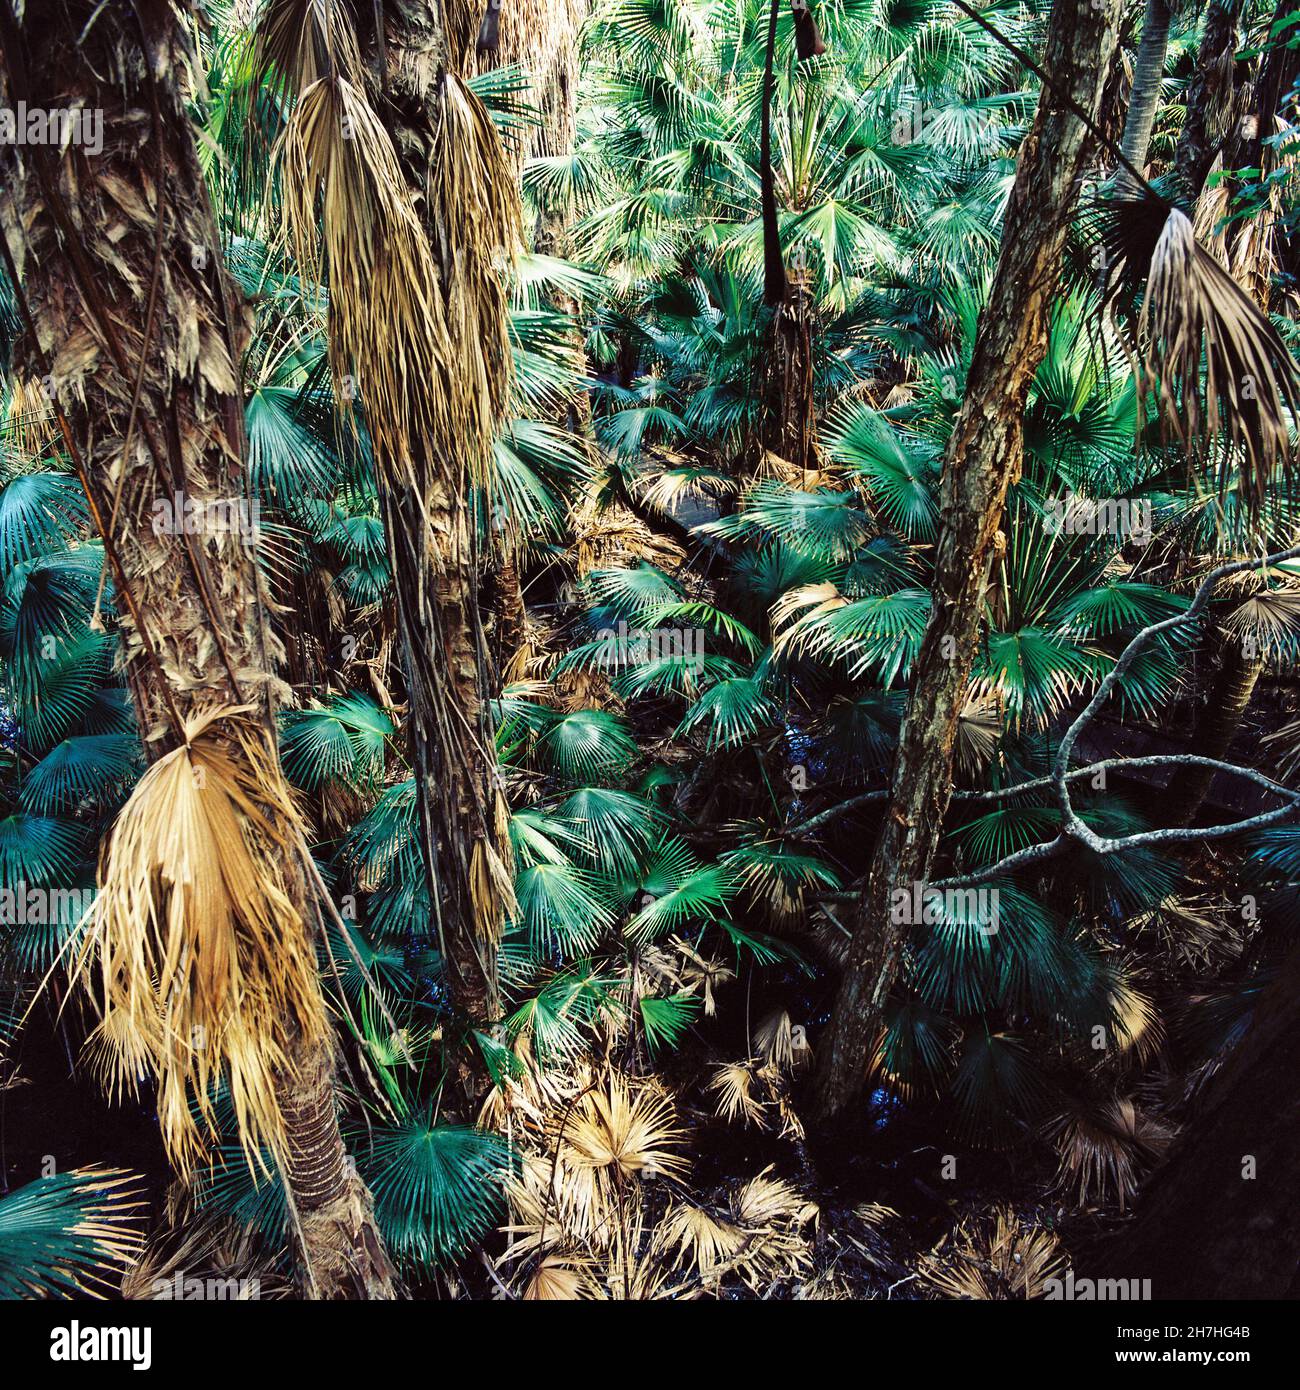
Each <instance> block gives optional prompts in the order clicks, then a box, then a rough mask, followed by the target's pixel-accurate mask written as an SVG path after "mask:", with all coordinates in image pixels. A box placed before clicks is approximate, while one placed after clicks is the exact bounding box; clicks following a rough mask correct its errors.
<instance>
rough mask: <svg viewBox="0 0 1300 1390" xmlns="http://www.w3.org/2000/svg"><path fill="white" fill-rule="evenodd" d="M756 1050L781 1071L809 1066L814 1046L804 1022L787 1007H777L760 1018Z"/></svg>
mask: <svg viewBox="0 0 1300 1390" xmlns="http://www.w3.org/2000/svg"><path fill="white" fill-rule="evenodd" d="M754 1051H755V1052H757V1053H758V1055H759V1056H760V1057H762V1058H763V1059H764V1061H765V1062H767V1063H768V1065H769V1066H773V1067H775V1068H776V1069H777V1071H780V1072H791V1071H794V1070H796V1069H802V1068H804V1067H807V1066H810V1065H811V1064H812V1060H813V1053H812V1048H811V1047H810V1046H809V1045H808V1033H807V1030H806V1029H805V1028H804V1027H803V1025H802V1024H798V1023H795V1022H794V1020H793V1019H792V1018H791V1017H790V1015H789V1014H788V1013H786V1011H785V1010H784V1009H777V1010H776V1011H775V1012H774V1013H770V1014H768V1015H767V1017H766V1018H764V1019H762V1020H760V1022H759V1023H758V1026H757V1027H756V1028H755V1029H754Z"/></svg>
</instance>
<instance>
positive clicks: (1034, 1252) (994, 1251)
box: [917, 1207, 1066, 1302]
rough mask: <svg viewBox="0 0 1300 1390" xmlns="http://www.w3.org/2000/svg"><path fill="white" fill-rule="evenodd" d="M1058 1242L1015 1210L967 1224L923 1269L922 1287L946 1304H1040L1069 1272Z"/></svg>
mask: <svg viewBox="0 0 1300 1390" xmlns="http://www.w3.org/2000/svg"><path fill="white" fill-rule="evenodd" d="M1065 1265H1066V1257H1065V1252H1064V1251H1063V1250H1062V1249H1061V1246H1060V1242H1059V1241H1058V1240H1057V1238H1056V1236H1055V1235H1054V1234H1053V1233H1052V1232H1051V1231H1049V1230H1046V1229H1044V1228H1043V1227H1042V1226H1036V1225H1034V1224H1032V1223H1031V1222H1030V1221H1028V1220H1027V1219H1025V1218H1022V1217H1021V1216H1019V1215H1017V1214H1016V1212H1014V1211H1012V1210H1011V1208H1010V1207H998V1208H996V1209H995V1210H994V1211H992V1212H990V1213H986V1214H983V1215H977V1216H973V1217H970V1218H968V1219H967V1220H965V1221H963V1222H962V1224H961V1225H960V1226H958V1227H957V1229H956V1230H954V1231H952V1232H951V1233H949V1234H948V1235H946V1236H944V1237H943V1239H942V1240H941V1241H940V1242H939V1244H938V1245H936V1246H935V1248H934V1249H933V1250H932V1251H931V1252H930V1254H929V1255H927V1256H926V1257H925V1259H924V1260H922V1262H921V1264H920V1266H919V1267H918V1270H917V1272H918V1274H919V1276H920V1278H921V1282H922V1283H924V1284H925V1285H927V1286H928V1287H929V1288H930V1289H932V1290H933V1291H934V1292H935V1293H936V1294H938V1295H939V1296H940V1297H941V1298H961V1299H979V1300H984V1299H991V1300H995V1301H999V1302H1005V1301H1009V1300H1018V1299H1028V1298H1040V1297H1041V1296H1042V1294H1043V1292H1044V1285H1045V1284H1046V1282H1047V1281H1048V1280H1049V1279H1059V1278H1060V1277H1061V1275H1062V1274H1063V1273H1064V1272H1065Z"/></svg>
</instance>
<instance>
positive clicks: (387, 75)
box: [370, 0, 510, 1086]
mask: <svg viewBox="0 0 1300 1390" xmlns="http://www.w3.org/2000/svg"><path fill="white" fill-rule="evenodd" d="M385 19H386V23H385V33H384V42H383V45H382V48H380V49H379V51H378V52H377V53H374V54H372V55H371V57H372V60H373V61H372V62H371V64H370V66H371V68H372V70H375V69H378V68H379V67H380V66H381V65H382V67H383V82H382V84H381V90H380V91H379V92H376V93H375V94H374V96H375V101H376V109H377V110H379V112H380V114H381V116H382V118H383V120H384V122H385V124H386V126H387V127H388V130H389V133H390V135H391V136H392V137H393V143H394V146H395V148H396V150H397V153H398V158H399V161H400V163H401V166H402V170H403V172H404V174H405V176H406V180H407V183H408V185H409V187H410V189H411V191H412V193H413V194H414V196H415V201H416V207H417V210H418V213H419V215H420V218H421V220H422V222H423V224H424V228H425V231H426V233H427V235H428V238H429V243H430V246H431V248H432V249H433V253H434V258H435V261H436V263H437V264H438V267H439V270H440V273H441V278H442V290H443V294H444V296H445V298H446V300H447V301H448V303H449V304H453V305H454V304H455V303H456V302H457V296H459V295H465V294H469V295H472V294H474V293H475V292H476V289H477V286H473V285H471V286H467V283H466V281H467V278H468V277H469V276H470V263H471V262H475V263H479V264H481V263H482V262H483V261H484V260H486V261H490V260H491V259H492V258H493V257H495V256H497V255H498V254H499V253H500V252H501V250H502V249H503V248H502V247H501V246H500V245H486V244H483V243H482V241H481V239H482V238H483V237H484V235H485V233H490V232H492V231H494V230H495V231H496V233H497V235H503V234H504V233H505V229H504V228H501V229H491V228H486V227H485V226H484V223H485V222H487V221H489V220H490V219H489V218H487V217H486V216H482V215H480V216H477V217H476V220H475V222H474V224H473V225H465V224H463V223H462V222H460V221H459V220H458V218H457V215H456V214H455V212H454V211H453V212H452V213H451V214H450V215H449V214H448V211H447V210H446V209H445V208H444V207H443V206H442V203H441V199H440V197H439V194H438V191H437V190H438V189H439V187H440V186H441V182H440V179H439V177H438V173H439V169H438V163H439V161H444V160H448V159H458V158H462V157H463V158H466V159H468V158H469V157H470V156H471V155H472V154H473V152H471V151H461V150H458V149H456V148H454V147H452V146H451V145H450V144H449V143H447V142H446V138H445V133H444V125H445V123H446V119H447V112H446V108H445V103H446V100H447V80H448V74H449V73H454V72H457V71H461V70H463V69H464V66H465V64H466V62H467V61H468V45H469V42H470V41H471V39H472V35H469V34H468V33H458V32H452V31H451V30H450V29H449V28H448V27H446V25H445V24H444V20H443V17H442V13H441V11H440V9H439V8H438V7H437V6H435V5H433V4H430V3H429V0H390V3H388V4H387V5H386V6H385ZM488 137H489V138H490V139H491V140H492V141H496V139H497V137H496V135H495V133H494V132H491V131H489V132H488ZM502 167H504V166H502ZM475 177H476V175H475V174H474V173H470V172H468V171H466V172H465V173H464V178H465V183H466V186H467V187H468V188H469V190H470V196H471V197H473V196H474V195H475V194H476V193H477V192H478V191H479V190H478V189H476V188H475V187H474V186H473V185H474V179H475ZM478 212H480V213H481V212H482V209H478ZM496 311H497V313H498V314H499V317H500V320H501V321H500V323H499V324H498V325H497V328H498V332H497V338H498V339H499V341H500V342H501V343H502V344H504V318H505V313H506V306H505V300H504V292H503V291H501V290H498V298H497V301H496ZM471 322H472V320H471ZM482 337H483V340H482V341H478V340H475V339H476V335H475V334H474V333H469V334H467V339H466V341H465V342H464V343H463V347H464V350H465V352H466V353H468V354H471V355H474V354H478V355H479V356H480V368H481V372H480V374H481V376H482V377H483V379H485V380H486V379H488V378H491V377H492V376H493V375H494V374H499V373H497V372H496V369H495V367H494V364H492V363H489V362H488V361H487V360H486V358H487V355H488V354H491V353H494V352H496V351H497V350H498V348H497V346H496V344H495V343H494V342H493V341H490V340H489V339H490V337H491V335H490V333H489V332H488V330H486V329H484V332H483V335H482ZM490 447H491V440H467V441H465V454H466V456H470V455H473V456H474V457H486V455H487V453H488V451H489V450H490ZM415 449H416V455H417V456H416V457H413V458H412V459H411V460H410V461H409V465H410V466H409V470H408V469H407V468H406V467H405V465H406V463H407V461H406V460H400V461H397V462H398V465H399V466H398V467H397V468H395V469H392V470H389V469H386V468H382V467H381V495H382V501H383V507H384V526H385V531H386V534H387V538H388V547H389V555H390V557H391V559H392V564H393V576H394V584H395V588H396V591H397V610H398V621H399V626H400V630H401V634H402V644H403V650H404V655H405V664H406V674H407V689H408V695H409V701H410V715H409V719H408V728H409V733H410V740H411V756H412V763H413V765H414V768H415V775H416V786H417V793H418V801H419V812H420V823H421V828H422V848H423V854H424V859H425V865H426V869H427V872H428V877H429V882H430V889H431V895H432V904H431V908H432V911H433V913H434V917H435V921H436V923H437V926H438V929H439V936H440V939H441V942H442V946H443V955H444V961H445V964H446V969H447V975H448V980H449V983H450V988H451V994H452V999H453V1001H454V1003H455V1005H456V1006H457V1008H458V1009H459V1010H460V1012H461V1013H462V1014H463V1016H464V1018H465V1021H466V1022H467V1023H468V1024H469V1025H470V1026H472V1027H474V1028H480V1029H483V1028H487V1027H489V1026H490V1025H491V1024H492V1023H493V1021H494V1020H495V1019H496V1017H497V1015H498V1013H499V1003H498V997H497V985H496V945H497V940H498V939H499V935H500V930H501V925H502V921H503V917H504V914H505V910H506V907H507V904H508V901H509V892H510V880H509V872H508V868H507V865H508V863H509V850H508V843H507V808H506V804H505V799H504V797H503V795H502V792H501V789H500V775H499V772H498V770H497V765H496V755H495V751H494V745H493V731H492V727H491V721H490V717H489V709H488V705H487V695H488V693H489V688H490V682H491V677H490V673H489V670H488V666H489V661H488V652H487V646H486V641H485V636H484V631H483V624H482V620H481V615H480V595H479V585H478V574H479V556H478V553H477V546H476V543H475V538H474V531H473V521H472V517H471V514H470V509H469V505H468V498H467V497H465V496H462V495H457V494H456V492H455V490H454V489H453V488H452V487H450V486H449V485H448V483H447V481H446V480H447V478H448V477H449V476H454V475H455V470H453V469H450V468H449V467H448V466H447V462H448V461H447V460H443V459H438V458H435V457H433V456H432V453H431V452H430V451H429V450H428V448H427V447H425V445H424V443H423V441H417V442H416V445H415ZM462 471H463V470H462ZM411 476H413V477H414V478H415V479H416V480H417V481H416V485H414V486H412V485H411V484H410V483H409V482H408V481H407V479H408V477H411ZM468 1055H472V1054H463V1055H462V1058H461V1063H462V1065H461V1077H462V1081H463V1082H464V1084H465V1085H467V1086H472V1082H471V1080H470V1073H469V1071H468V1070H467V1065H466V1062H465V1058H466V1056H468Z"/></svg>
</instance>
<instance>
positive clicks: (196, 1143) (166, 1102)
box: [72, 706, 329, 1172]
mask: <svg viewBox="0 0 1300 1390" xmlns="http://www.w3.org/2000/svg"><path fill="white" fill-rule="evenodd" d="M251 709H252V707H251V706H239V707H232V706H219V707H214V708H212V709H210V710H209V711H207V712H206V713H204V714H202V715H200V716H197V717H195V718H193V719H191V720H190V721H188V722H187V724H186V727H185V736H186V739H185V742H184V743H183V744H182V745H181V746H180V747H178V748H176V749H174V750H173V751H172V752H170V753H168V754H166V755H164V756H163V757H162V758H160V759H159V760H158V761H157V762H155V763H154V764H153V765H152V766H151V767H150V768H149V770H148V771H147V772H146V773H145V775H144V776H143V777H142V778H141V779H140V781H139V783H138V784H137V786H136V788H135V790H134V792H133V793H132V794H131V797H130V799H129V800H128V801H127V803H126V805H125V806H124V807H123V808H122V810H121V812H120V813H119V815H118V818H117V821H116V822H115V824H114V826H113V829H112V831H111V832H110V834H109V836H108V837H107V839H106V841H105V843H104V847H103V850H102V852H101V856H100V866H99V880H100V890H99V897H98V899H97V901H96V905H95V912H94V915H93V920H92V922H91V924H90V925H89V927H88V929H87V931H86V933H85V935H84V938H83V940H82V942H81V944H80V947H79V949H78V952H77V955H76V957H75V959H74V961H73V964H72V975H73V978H74V980H76V981H78V982H80V983H84V984H85V985H86V986H87V988H88V989H89V991H90V993H91V996H92V998H93V999H94V1001H95V1004H96V1006H97V1007H98V1009H99V1010H100V1013H101V1019H102V1024H101V1028H100V1030H99V1032H98V1033H97V1036H96V1046H97V1047H98V1048H100V1049H102V1053H101V1061H100V1065H101V1067H102V1069H103V1071H104V1073H105V1075H106V1078H107V1079H108V1081H109V1084H110V1087H113V1088H117V1089H134V1087H135V1086H136V1084H137V1082H138V1080H139V1073H140V1069H141V1067H142V1066H143V1068H144V1069H145V1070H146V1071H147V1072H148V1073H149V1074H150V1075H152V1076H153V1078H154V1079H155V1081H156V1083H157V1107H158V1117H159V1123H160V1125H161V1128H162V1133H163V1138H164V1141H165V1142H166V1144H167V1147H168V1150H169V1152H170V1154H171V1156H172V1158H173V1161H174V1162H175V1163H176V1164H177V1166H178V1168H179V1169H180V1170H181V1171H182V1172H188V1171H189V1170H190V1169H192V1167H193V1164H194V1162H195V1161H196V1159H198V1158H199V1157H200V1155H201V1154H202V1153H203V1151H204V1147H205V1134H204V1130H205V1129H206V1130H211V1129H213V1128H214V1127H215V1114H214V1107H213V1096H214V1091H215V1088H216V1086H217V1084H218V1082H219V1081H221V1080H223V1079H224V1080H225V1081H226V1082H227V1083H228V1085H229V1089H230V1094H231V1099H232V1101H233V1104H234V1108H235V1115H236V1118H237V1121H238V1124H239V1134H240V1139H241V1141H242V1143H243V1145H244V1147H245V1150H246V1152H247V1153H248V1155H249V1161H250V1163H252V1162H254V1161H255V1159H254V1156H255V1155H260V1150H261V1148H262V1146H263V1145H265V1146H267V1147H269V1148H270V1149H271V1150H272V1151H273V1152H275V1153H277V1154H283V1152H284V1126H283V1119H282V1116H281V1110H280V1105H279V1103H278V1100H277V1096H276V1087H275V1077H276V1073H277V1072H278V1071H279V1070H280V1069H281V1068H282V1067H283V1066H284V1065H285V1061H286V1056H287V1054H288V1051H289V1048H290V1044H291V1043H292V1042H293V1041H294V1040H295V1039H296V1038H304V1039H309V1040H312V1041H314V1042H315V1043H317V1044H319V1045H324V1044H325V1040H326V1039H327V1038H328V1036H329V1027H328V1022H327V1020H326V1018H325V1014H324V1005H323V1003H322V998H321V992H320V986H319V980H318V977H317V968H316V958H315V953H314V951H313V949H312V946H311V943H310V941H309V940H308V939H307V937H306V934H305V933H304V931H303V925H302V920H301V917H300V915H299V913H298V912H297V911H296V910H295V908H294V906H293V903H292V901H291V899H290V896H289V891H288V885H287V883H286V875H287V874H291V873H293V872H295V866H296V865H297V864H298V862H299V854H300V848H299V847H300V843H301V839H300V836H301V830H300V825H299V821H298V817H297V813H296V811H295V809H294V807H293V805H292V802H291V800H290V793H289V789H288V786H287V784H286V783H285V782H284V780H283V777H282V775H281V773H280V771H279V766H278V764H277V762H276V760H275V757H274V754H273V752H272V751H271V748H270V746H269V744H268V742H267V739H266V735H265V731H264V730H263V728H262V727H261V725H260V724H259V723H258V722H257V721H256V719H255V718H253V717H252V715H251V712H250V711H251Z"/></svg>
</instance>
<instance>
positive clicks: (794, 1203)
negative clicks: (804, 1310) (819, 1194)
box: [731, 1167, 820, 1289]
mask: <svg viewBox="0 0 1300 1390" xmlns="http://www.w3.org/2000/svg"><path fill="white" fill-rule="evenodd" d="M771 1172H772V1169H771V1168H770V1167H768V1168H764V1169H763V1171H762V1172H761V1173H759V1174H758V1176H757V1177H754V1178H751V1179H750V1180H749V1181H748V1182H747V1183H745V1184H744V1185H743V1186H742V1187H741V1188H740V1189H739V1190H738V1191H737V1192H736V1193H735V1195H734V1196H733V1197H732V1199H731V1217H732V1220H733V1221H734V1222H735V1224H736V1225H737V1226H738V1227H740V1228H741V1229H742V1230H744V1231H745V1233H746V1235H747V1236H748V1241H747V1243H746V1245H745V1247H744V1250H743V1252H742V1253H741V1256H740V1257H739V1258H738V1259H737V1260H736V1262H735V1272H736V1273H737V1274H738V1275H739V1276H740V1277H741V1278H742V1279H743V1280H744V1281H745V1283H746V1284H748V1285H749V1287H750V1288H752V1289H758V1288H762V1287H768V1286H770V1285H771V1284H772V1283H773V1282H774V1281H776V1280H777V1279H786V1278H794V1277H795V1276H796V1275H798V1274H800V1273H801V1272H802V1271H803V1270H806V1269H807V1268H808V1267H809V1265H810V1264H811V1263H812V1237H813V1234H814V1232H815V1229H816V1226H817V1222H818V1220H819V1216H820V1213H819V1211H818V1208H817V1204H816V1203H815V1202H811V1201H809V1200H808V1199H807V1198H806V1197H804V1196H803V1195H802V1194H801V1193H800V1192H799V1191H797V1189H795V1188H794V1187H793V1186H791V1184H790V1183H788V1182H786V1181H784V1179H782V1178H773V1177H771V1176H769V1175H770V1173H771Z"/></svg>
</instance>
